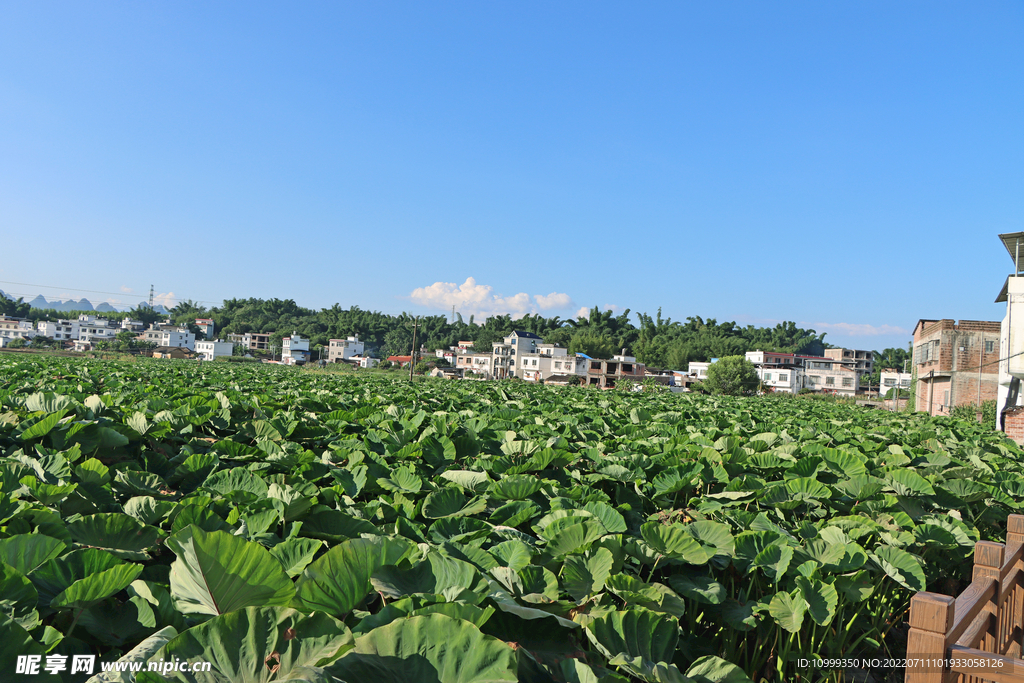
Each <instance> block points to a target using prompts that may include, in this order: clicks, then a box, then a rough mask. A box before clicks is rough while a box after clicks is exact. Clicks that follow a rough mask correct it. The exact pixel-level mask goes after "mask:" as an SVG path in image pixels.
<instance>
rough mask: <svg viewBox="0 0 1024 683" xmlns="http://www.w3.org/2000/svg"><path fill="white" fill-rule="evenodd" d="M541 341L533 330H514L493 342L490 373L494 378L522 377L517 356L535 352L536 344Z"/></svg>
mask: <svg viewBox="0 0 1024 683" xmlns="http://www.w3.org/2000/svg"><path fill="white" fill-rule="evenodd" d="M543 341H544V340H543V339H541V338H540V337H538V336H537V335H535V334H534V333H533V332H523V331H522V330H514V331H513V332H512V334H510V335H508V336H507V337H505V339H504V340H502V341H500V342H494V343H493V344H492V346H493V349H492V350H491V356H492V358H491V375H492V376H493V377H494V378H495V379H504V378H506V377H512V376H516V377H519V378H522V376H523V375H522V367H523V365H522V363H521V362H519V357H520V356H523V355H527V354H531V353H536V352H537V345H538V344H540V343H542V342H543ZM530 367H532V364H531V366H530Z"/></svg>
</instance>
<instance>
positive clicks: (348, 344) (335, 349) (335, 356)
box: [327, 336, 364, 363]
mask: <svg viewBox="0 0 1024 683" xmlns="http://www.w3.org/2000/svg"><path fill="white" fill-rule="evenodd" d="M363 346H364V344H363V342H361V341H359V337H358V336H354V337H347V338H346V339H331V340H330V341H329V342H328V344H327V361H328V362H329V363H337V362H338V361H342V360H346V359H348V358H352V357H353V356H362V355H363Z"/></svg>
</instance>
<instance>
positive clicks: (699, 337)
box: [0, 299, 889, 369]
mask: <svg viewBox="0 0 1024 683" xmlns="http://www.w3.org/2000/svg"><path fill="white" fill-rule="evenodd" d="M0 306H2V307H3V308H0V312H3V313H4V314H5V315H10V316H17V317H24V318H28V319H30V320H38V319H43V318H47V317H51V318H67V317H70V316H73V315H76V314H73V313H67V312H62V313H58V312H57V311H44V310H40V309H31V308H28V305H27V304H24V303H23V302H20V301H10V300H6V299H4V300H2V301H0ZM23 309H24V310H23ZM125 316H129V317H131V318H133V319H136V320H142V321H143V322H147V323H150V322H155V321H157V320H161V319H163V318H164V316H162V315H160V314H158V313H156V312H154V311H152V310H150V309H148V308H145V307H143V308H139V309H134V310H132V311H128V312H125V313H109V314H106V313H105V314H103V317H106V318H111V319H119V318H122V317H125ZM169 317H170V318H171V321H172V322H173V323H175V324H177V325H188V326H190V327H191V328H192V329H193V331H198V329H197V328H196V327H195V319H196V318H212V319H213V321H214V324H215V326H216V329H217V336H218V337H220V338H226V336H227V335H228V334H244V333H246V332H261V333H270V334H271V341H272V344H273V345H275V346H277V347H278V348H280V346H281V339H282V338H283V337H285V336H287V335H290V334H292V333H296V334H299V335H301V336H303V337H305V338H307V339H309V340H310V342H311V345H312V347H313V348H316V347H317V346H326V345H327V343H328V340H330V339H334V338H344V337H347V336H349V335H358V336H359V338H360V339H361V340H363V341H364V342H366V344H367V347H368V350H371V351H374V352H376V353H378V354H380V355H382V356H387V355H405V354H408V353H409V350H410V349H411V348H412V323H413V322H414V320H415V318H414V316H413V315H412V314H411V313H404V312H403V313H401V314H399V315H389V314H386V313H381V312H379V311H365V310H363V309H361V308H359V307H358V306H353V307H351V308H347V309H345V308H342V307H341V306H339V305H338V304H335V305H334V306H332V307H331V308H324V309H320V310H315V309H311V308H304V307H302V306H299V305H298V304H296V303H295V301H294V300H292V299H227V300H225V301H224V303H223V304H222V305H221V306H214V307H212V308H206V307H205V306H202V305H199V304H198V303H196V302H194V301H191V300H189V301H184V302H182V303H180V304H178V305H177V306H175V307H174V308H173V309H171V311H170V315H169ZM631 317H632V316H631V311H630V310H629V309H627V310H625V311H623V312H622V313H619V314H616V313H614V312H612V311H602V310H600V309H599V308H597V307H596V306H595V307H594V308H593V309H591V310H590V313H589V315H587V316H583V317H580V318H577V319H568V320H566V319H562V318H560V317H559V316H553V317H550V318H546V317H544V316H542V315H539V314H537V315H527V316H524V317H522V318H518V319H516V320H513V319H512V318H511V316H508V315H503V316H493V317H490V318H487V319H486V320H484V321H481V322H477V321H476V320H475V319H474V317H473V316H470V317H469V319H468V320H465V319H464V318H463V317H462V315H460V314H456V317H455V320H454V321H450V320H448V319H447V317H446V316H443V315H434V316H424V317H420V318H419V321H418V324H419V330H418V335H417V337H418V339H417V340H418V342H420V343H423V344H424V345H425V346H426V348H427V349H428V350H434V349H437V348H447V347H449V346H454V345H455V344H456V343H458V342H459V341H472V342H474V344H475V346H476V348H479V349H487V350H489V349H490V348H491V343H492V342H494V341H498V340H500V339H501V338H503V337H505V336H506V335H508V334H509V333H510V332H512V330H524V331H527V332H533V333H535V334H537V335H538V336H540V337H543V338H544V340H545V341H546V342H551V343H556V344H560V345H561V346H564V347H566V348H567V349H568V350H569V352H570V353H577V352H579V353H585V354H587V355H589V356H592V357H595V358H608V357H610V356H612V355H614V354H617V353H620V352H621V351H622V350H625V351H626V353H627V354H629V355H633V356H636V358H637V360H639V361H641V362H643V363H646V364H647V365H648V366H650V367H657V368H668V369H685V368H686V367H687V365H688V364H689V363H690V361H706V360H709V359H711V358H724V357H727V356H735V355H742V354H743V353H744V352H746V351H751V350H754V349H761V350H765V351H781V352H787V353H804V354H821V353H822V352H823V351H824V350H825V348H827V346H828V345H827V344H826V343H825V335H824V334H817V333H816V332H815V331H814V330H809V329H803V328H800V327H797V325H796V323H794V322H784V323H781V324H779V325H776V326H774V327H755V326H753V325H747V326H740V325H737V324H736V323H735V322H721V323H720V322H718V321H717V320H715V319H714V318H709V319H704V318H701V317H700V316H692V317H688V318H686V320H685V321H678V320H672V319H671V318H663V317H662V314H661V310H660V309H659V310H658V312H657V313H656V314H655V315H650V314H647V313H639V314H637V315H636V317H635V318H634V319H631ZM887 351H889V350H887Z"/></svg>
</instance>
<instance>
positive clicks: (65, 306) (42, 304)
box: [0, 289, 168, 313]
mask: <svg viewBox="0 0 1024 683" xmlns="http://www.w3.org/2000/svg"><path fill="white" fill-rule="evenodd" d="M0 296H3V297H5V298H7V299H10V300H12V301H14V300H15V299H16V297H14V296H11V295H10V294H8V293H7V292H5V291H3V290H2V289H0ZM26 303H27V304H28V305H29V306H31V307H32V308H43V309H51V310H54V311H95V312H97V313H116V312H118V311H127V310H130V307H127V306H126V307H124V308H116V307H115V306H112V305H111V304H109V303H107V302H106V301H101V302H100V303H99V304H96V305H95V306H94V305H93V304H92V302H91V301H89V300H88V299H85V298H82V299H79V300H78V301H75V300H74V299H68V300H67V301H61V300H60V299H54V300H53V301H49V300H47V298H46V297H44V296H43V295H42V294H39V295H37V296H36V297H35V298H33V299H30V300H28V301H27V302H26ZM147 305H148V304H147V303H146V302H145V301H140V302H139V303H138V305H137V307H140V308H141V307H143V306H147ZM153 310H154V311H156V312H157V313H167V312H168V311H167V309H166V308H164V307H163V306H161V305H160V304H156V305H155V306H153Z"/></svg>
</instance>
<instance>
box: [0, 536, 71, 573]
mask: <svg viewBox="0 0 1024 683" xmlns="http://www.w3.org/2000/svg"><path fill="white" fill-rule="evenodd" d="M63 550H64V543H63V542H62V541H58V540H57V539H56V538H50V537H49V536H43V535H42V534H18V535H17V536H11V537H10V538H4V539H0V562H4V563H6V564H9V565H11V566H12V567H14V568H15V569H17V570H18V571H19V572H21V573H22V574H28V573H29V572H31V571H32V570H34V569H35V568H36V567H39V566H41V565H43V564H45V563H46V562H47V561H49V560H52V559H53V558H55V557H57V556H58V555H60V553H61V551H63Z"/></svg>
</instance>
